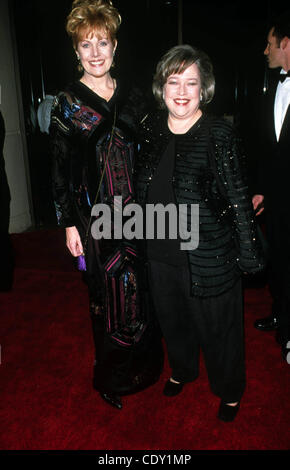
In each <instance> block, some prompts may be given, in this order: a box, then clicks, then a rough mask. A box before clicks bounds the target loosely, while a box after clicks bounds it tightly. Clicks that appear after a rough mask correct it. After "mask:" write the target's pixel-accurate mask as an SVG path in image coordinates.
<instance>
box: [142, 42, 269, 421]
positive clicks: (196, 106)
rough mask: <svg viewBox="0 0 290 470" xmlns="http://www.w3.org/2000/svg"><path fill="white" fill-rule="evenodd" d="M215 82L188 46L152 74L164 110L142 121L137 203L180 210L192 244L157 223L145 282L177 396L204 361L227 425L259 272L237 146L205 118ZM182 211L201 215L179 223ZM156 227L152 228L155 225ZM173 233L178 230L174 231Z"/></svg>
mask: <svg viewBox="0 0 290 470" xmlns="http://www.w3.org/2000/svg"><path fill="white" fill-rule="evenodd" d="M214 89H215V79H214V76H213V71H212V64H211V62H210V59H209V58H208V56H207V55H206V54H205V53H204V52H202V51H200V50H198V49H195V48H193V47H191V46H188V45H182V46H176V47H173V48H172V49H170V50H169V51H168V52H167V53H166V54H165V55H164V56H163V57H162V59H161V60H160V62H159V63H158V65H157V70H156V74H155V77H154V83H153V92H154V95H155V97H156V99H157V101H158V102H159V105H160V107H161V108H162V109H163V110H162V111H157V112H154V113H152V115H149V116H148V117H147V118H146V119H145V120H144V122H143V130H142V134H143V135H142V143H141V153H140V156H139V157H138V163H137V168H136V171H137V175H138V185H137V199H138V202H140V203H141V204H148V203H150V204H162V205H163V206H166V207H167V208H168V209H169V212H170V210H171V213H173V212H174V211H173V209H172V208H173V207H175V208H177V211H179V212H178V213H179V220H180V222H179V224H180V227H181V226H182V225H183V227H184V228H185V232H186V231H187V233H190V234H191V235H192V236H193V237H194V239H193V242H194V243H193V245H191V247H189V245H187V246H186V243H185V244H183V246H182V249H181V241H182V240H181V238H182V239H183V240H184V237H183V236H181V235H182V231H181V230H179V232H178V233H179V234H180V237H179V238H178V236H176V235H174V234H173V232H172V230H171V229H172V221H171V220H170V213H169V217H168V218H167V219H165V220H166V222H165V239H162V240H161V239H158V238H156V236H155V237H154V238H153V239H151V240H147V243H146V245H147V256H148V260H149V282H150V286H151V292H152V297H153V301H154V306H155V311H156V315H157V317H158V320H159V322H160V326H161V329H162V332H163V335H164V338H165V342H166V345H167V351H168V358H169V363H170V366H171V368H172V375H171V377H170V379H169V380H168V381H167V383H166V385H165V388H164V394H165V395H166V396H175V395H177V394H178V393H180V392H181V390H182V388H183V386H184V384H185V383H187V382H191V381H194V380H195V379H196V378H197V377H198V373H199V372H198V367H199V350H200V347H201V349H202V351H203V353H204V358H205V363H206V367H207V372H208V377H209V381H210V385H211V389H212V391H213V392H214V393H215V394H216V395H218V396H219V397H220V399H221V402H220V408H219V413H218V416H219V418H220V419H221V420H224V421H232V420H233V419H234V418H235V416H236V414H237V412H238V410H239V404H240V400H241V398H242V395H243V392H244V388H245V362H244V342H243V299H242V286H241V274H242V273H243V272H248V273H249V272H251V273H254V272H256V271H259V270H261V269H262V268H263V262H264V261H263V254H262V248H261V245H260V244H259V241H258V240H257V234H256V225H255V217H254V214H253V211H252V207H251V201H250V198H249V195H248V191H247V185H246V182H245V178H244V162H243V161H244V158H243V154H242V152H241V145H240V140H239V138H238V137H237V135H236V133H235V132H234V130H233V128H232V126H231V125H230V124H229V123H228V122H227V121H226V120H224V119H221V118H216V117H211V116H209V115H207V114H206V113H205V110H204V109H205V107H206V105H207V104H208V103H209V102H210V101H211V100H212V98H213V96H214ZM184 205H186V207H187V205H190V206H191V207H192V208H194V207H195V208H197V207H198V209H199V217H198V212H195V213H194V215H193V216H192V214H193V212H192V211H190V210H189V211H187V214H184ZM157 223H158V220H157ZM176 233H177V231H176Z"/></svg>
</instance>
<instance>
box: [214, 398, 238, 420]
mask: <svg viewBox="0 0 290 470" xmlns="http://www.w3.org/2000/svg"><path fill="white" fill-rule="evenodd" d="M239 409H240V403H238V404H237V405H236V406H230V405H227V404H226V403H225V402H223V401H221V403H220V407H219V412H218V418H219V419H221V420H222V421H225V422H226V423H229V422H230V421H233V420H234V419H235V417H236V416H237V413H238V411H239Z"/></svg>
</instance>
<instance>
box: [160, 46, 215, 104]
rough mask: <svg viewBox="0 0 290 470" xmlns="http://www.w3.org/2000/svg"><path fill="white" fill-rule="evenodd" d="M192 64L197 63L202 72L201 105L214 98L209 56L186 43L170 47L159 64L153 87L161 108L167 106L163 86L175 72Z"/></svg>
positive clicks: (213, 82) (213, 79) (213, 83)
mask: <svg viewBox="0 0 290 470" xmlns="http://www.w3.org/2000/svg"><path fill="white" fill-rule="evenodd" d="M192 64H196V65H197V67H198V70H199V74H200V80H201V94H202V101H201V103H200V106H201V107H202V106H205V105H207V104H208V103H210V101H211V100H212V99H213V96H214V92H215V78H214V75H213V67H212V63H211V61H210V59H209V57H208V56H207V54H206V53H205V52H203V51H201V50H199V49H196V48H193V47H192V46H189V45H187V44H184V45H181V46H175V47H172V48H171V49H169V51H168V52H166V53H165V54H164V55H163V57H161V59H160V61H159V62H158V64H157V67H156V73H155V75H154V79H153V86H152V89H153V94H154V96H155V98H156V100H157V101H158V103H159V105H160V107H161V108H165V103H164V100H163V87H164V85H165V83H166V82H167V79H168V78H169V77H170V76H171V75H173V74H176V73H177V74H178V73H182V72H184V70H186V69H187V68H188V67H190V65H192Z"/></svg>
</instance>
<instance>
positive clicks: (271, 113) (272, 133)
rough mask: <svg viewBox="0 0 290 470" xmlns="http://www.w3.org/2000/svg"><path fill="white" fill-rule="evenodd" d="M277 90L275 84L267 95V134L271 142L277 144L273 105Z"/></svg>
mask: <svg viewBox="0 0 290 470" xmlns="http://www.w3.org/2000/svg"><path fill="white" fill-rule="evenodd" d="M276 90H277V82H275V84H273V86H272V87H271V88H270V90H269V94H268V106H269V108H268V111H267V115H268V132H269V138H270V140H271V142H275V143H277V137H276V131H275V117H274V105H275V96H276Z"/></svg>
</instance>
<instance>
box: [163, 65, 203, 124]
mask: <svg viewBox="0 0 290 470" xmlns="http://www.w3.org/2000/svg"><path fill="white" fill-rule="evenodd" d="M200 93H201V82H200V74H199V69H198V67H197V65H196V64H192V65H190V66H189V67H187V69H185V70H184V72H182V73H179V74H174V75H170V76H169V77H168V79H167V81H166V83H165V85H164V87H163V99H164V102H165V104H166V106H167V108H168V111H169V114H170V116H171V117H172V118H175V119H190V118H193V117H194V115H195V114H196V112H197V111H198V110H199V104H200Z"/></svg>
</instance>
